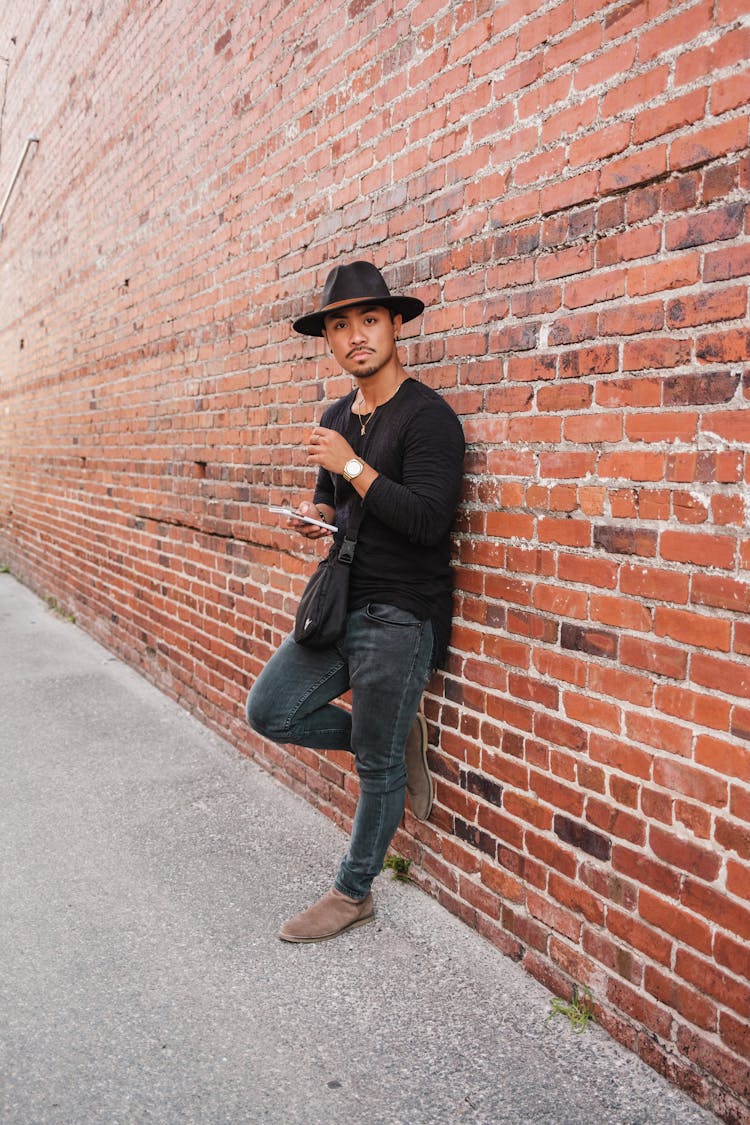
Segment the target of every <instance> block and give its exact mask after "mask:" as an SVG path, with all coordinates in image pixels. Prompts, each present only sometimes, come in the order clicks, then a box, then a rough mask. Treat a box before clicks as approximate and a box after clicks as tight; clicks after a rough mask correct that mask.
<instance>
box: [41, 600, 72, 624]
mask: <svg viewBox="0 0 750 1125" xmlns="http://www.w3.org/2000/svg"><path fill="white" fill-rule="evenodd" d="M47 605H48V606H49V608H50V609H51V610H52V612H53V613H56V614H57V616H58V617H62V619H63V621H69V622H70V623H71V625H75V623H76V615H75V614H74V613H68V611H67V610H66V609H65V608H64V607H63V606H61V605H60V603H59V602H58V600H57V598H52V597H49V598H47Z"/></svg>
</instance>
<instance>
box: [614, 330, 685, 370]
mask: <svg viewBox="0 0 750 1125" xmlns="http://www.w3.org/2000/svg"><path fill="white" fill-rule="evenodd" d="M690 351H691V349H690V345H689V343H688V342H687V341H686V340H676V339H673V338H671V337H654V336H652V337H649V338H646V339H643V340H628V341H626V343H625V345H624V347H623V353H622V368H623V371H652V370H661V369H662V368H665V367H682V366H683V365H684V364H686V363H687V362H688V361H689V359H690Z"/></svg>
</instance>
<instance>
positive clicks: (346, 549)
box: [338, 493, 365, 566]
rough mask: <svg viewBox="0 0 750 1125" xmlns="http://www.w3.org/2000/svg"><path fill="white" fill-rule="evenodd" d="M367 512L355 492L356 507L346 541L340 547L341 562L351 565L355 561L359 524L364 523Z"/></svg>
mask: <svg viewBox="0 0 750 1125" xmlns="http://www.w3.org/2000/svg"><path fill="white" fill-rule="evenodd" d="M364 514H365V509H364V505H363V503H362V501H361V500H360V498H359V496H357V494H356V493H355V500H354V507H353V510H352V518H351V520H350V521H349V526H348V527H347V529H346V535H345V536H344V541H343V543H342V544H341V546H340V547H339V554H338V558H339V562H342V563H346V565H347V566H351V564H352V563H353V562H354V552H355V550H356V548H357V535H358V534H359V525H360V524H361V523H362V517H363V516H364Z"/></svg>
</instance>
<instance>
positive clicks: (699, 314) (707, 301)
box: [667, 287, 747, 328]
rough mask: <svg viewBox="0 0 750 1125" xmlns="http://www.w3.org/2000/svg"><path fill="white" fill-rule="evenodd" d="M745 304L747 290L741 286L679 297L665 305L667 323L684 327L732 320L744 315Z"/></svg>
mask: <svg viewBox="0 0 750 1125" xmlns="http://www.w3.org/2000/svg"><path fill="white" fill-rule="evenodd" d="M746 305H747V291H746V289H744V288H742V287H735V288H733V289H721V290H718V291H713V292H707V293H701V294H700V295H699V296H696V297H680V298H677V299H675V300H674V301H670V302H669V303H668V305H667V325H668V326H669V327H670V328H685V327H686V326H692V325H696V324H710V323H711V322H712V321H717V320H734V319H736V318H738V317H742V316H744V314H745V309H746Z"/></svg>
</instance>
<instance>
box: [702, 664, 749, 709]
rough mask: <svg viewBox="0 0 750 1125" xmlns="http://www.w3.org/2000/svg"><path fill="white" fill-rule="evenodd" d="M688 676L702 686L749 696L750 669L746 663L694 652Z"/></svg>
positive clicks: (745, 696) (743, 696)
mask: <svg viewBox="0 0 750 1125" xmlns="http://www.w3.org/2000/svg"><path fill="white" fill-rule="evenodd" d="M690 677H691V679H692V681H693V682H694V683H696V684H701V685H702V686H703V687H708V688H712V689H715V690H717V691H722V692H728V693H729V694H731V695H737V696H739V697H741V698H743V699H747V698H750V669H748V667H747V665H746V664H741V663H734V662H733V661H731V660H719V659H717V658H715V657H713V656H709V655H707V654H704V653H696V654H695V656H694V657H693V659H692V661H691V666H690Z"/></svg>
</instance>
